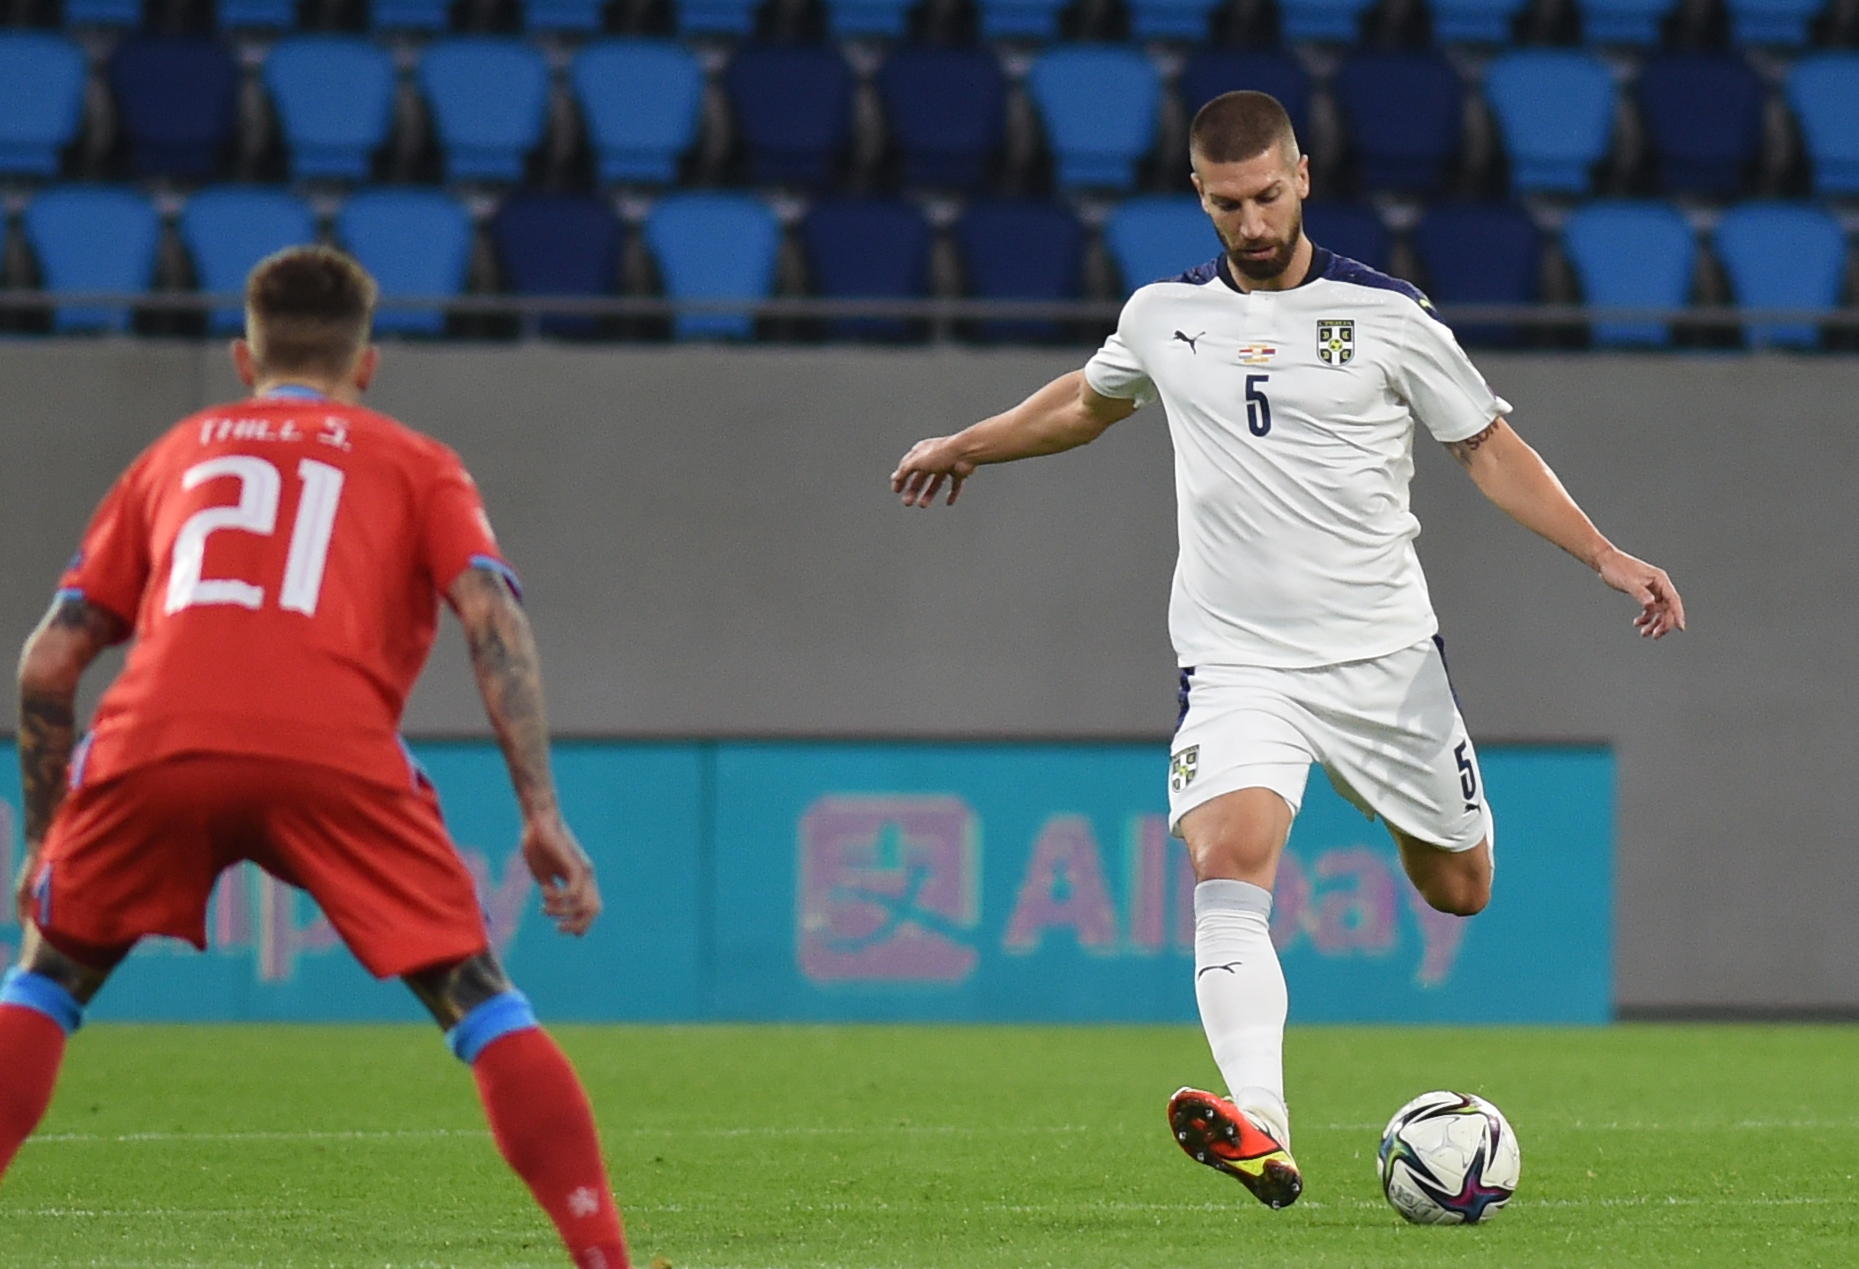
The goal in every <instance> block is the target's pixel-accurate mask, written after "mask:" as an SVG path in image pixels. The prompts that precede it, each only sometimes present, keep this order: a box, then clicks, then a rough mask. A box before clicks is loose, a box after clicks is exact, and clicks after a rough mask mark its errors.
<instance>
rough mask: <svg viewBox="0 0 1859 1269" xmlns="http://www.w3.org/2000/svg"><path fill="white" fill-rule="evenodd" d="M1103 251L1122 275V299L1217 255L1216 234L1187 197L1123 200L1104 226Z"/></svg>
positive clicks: (1219, 247)
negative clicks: (1142, 287) (1138, 288)
mask: <svg viewBox="0 0 1859 1269" xmlns="http://www.w3.org/2000/svg"><path fill="white" fill-rule="evenodd" d="M1104 246H1105V248H1106V249H1107V250H1108V251H1109V252H1110V258H1111V260H1112V261H1113V262H1114V263H1115V264H1116V266H1117V272H1118V273H1119V274H1120V275H1122V278H1123V293H1124V294H1125V295H1128V294H1129V293H1130V292H1132V291H1134V290H1135V289H1136V288H1137V287H1139V286H1147V285H1148V284H1149V283H1151V282H1156V281H1160V280H1161V279H1163V278H1171V277H1174V276H1175V275H1176V274H1178V273H1185V272H1186V271H1187V270H1189V269H1191V268H1193V267H1194V266H1195V265H1197V264H1206V263H1207V262H1208V261H1209V260H1211V259H1213V258H1214V257H1215V256H1217V255H1219V254H1220V252H1221V246H1220V235H1218V234H1216V233H1215V232H1214V228H1213V225H1212V224H1211V223H1210V222H1209V221H1208V219H1207V213H1206V212H1204V211H1202V210H1201V203H1200V200H1199V199H1197V198H1195V197H1194V196H1193V195H1192V194H1156V195H1151V196H1149V197H1145V198H1131V199H1127V200H1125V201H1124V202H1123V203H1122V204H1121V205H1119V206H1118V208H1117V209H1116V210H1115V211H1113V212H1111V213H1110V219H1109V220H1107V221H1105V222H1104Z"/></svg>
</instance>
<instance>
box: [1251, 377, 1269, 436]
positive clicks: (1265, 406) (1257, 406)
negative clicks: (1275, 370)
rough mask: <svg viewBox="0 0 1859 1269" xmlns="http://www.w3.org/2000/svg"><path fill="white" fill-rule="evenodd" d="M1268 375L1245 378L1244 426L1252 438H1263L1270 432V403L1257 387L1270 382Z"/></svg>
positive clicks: (1262, 391)
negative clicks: (1249, 431) (1249, 430)
mask: <svg viewBox="0 0 1859 1269" xmlns="http://www.w3.org/2000/svg"><path fill="white" fill-rule="evenodd" d="M1270 379H1271V376H1270V375H1247V376H1246V426H1247V427H1248V428H1250V429H1251V430H1252V434H1253V435H1254V436H1264V435H1265V434H1266V433H1267V432H1269V431H1271V430H1272V403H1271V399H1270V398H1269V397H1267V396H1266V395H1265V391H1264V389H1263V388H1261V387H1260V386H1259V385H1260V384H1262V383H1266V382H1268V381H1270Z"/></svg>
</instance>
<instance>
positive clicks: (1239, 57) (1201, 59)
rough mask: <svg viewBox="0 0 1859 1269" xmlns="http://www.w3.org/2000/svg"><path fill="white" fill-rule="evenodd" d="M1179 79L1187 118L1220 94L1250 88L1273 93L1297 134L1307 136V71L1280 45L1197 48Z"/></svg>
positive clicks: (1308, 134)
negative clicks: (1271, 47) (1274, 47)
mask: <svg viewBox="0 0 1859 1269" xmlns="http://www.w3.org/2000/svg"><path fill="white" fill-rule="evenodd" d="M1178 82H1179V83H1180V85H1181V104H1182V105H1183V106H1184V107H1186V108H1187V112H1188V118H1190V119H1192V118H1193V117H1194V114H1195V112H1196V111H1198V110H1199V109H1200V108H1201V107H1202V106H1204V105H1206V104H1207V103H1208V102H1210V101H1212V100H1213V99H1214V98H1215V97H1218V96H1220V94H1222V93H1230V92H1236V91H1238V90H1240V89H1242V88H1250V89H1252V90H1253V91H1254V92H1261V93H1270V94H1271V95H1272V96H1274V97H1276V98H1277V99H1278V102H1279V104H1280V105H1282V106H1283V107H1284V108H1285V113H1286V114H1288V115H1290V116H1291V127H1292V128H1293V129H1295V130H1296V132H1297V135H1298V136H1299V137H1300V138H1302V139H1308V138H1309V136H1310V131H1309V129H1310V75H1309V74H1308V73H1306V72H1305V70H1304V68H1303V66H1302V65H1300V64H1299V63H1298V60H1297V59H1296V58H1295V57H1293V56H1291V54H1289V53H1287V52H1285V51H1284V50H1283V49H1251V48H1247V49H1240V48H1203V49H1197V50H1195V52H1194V53H1193V55H1192V56H1190V57H1189V58H1188V60H1187V62H1186V64H1185V65H1183V66H1182V68H1181V79H1180V80H1179V81H1178Z"/></svg>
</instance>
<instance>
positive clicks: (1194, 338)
mask: <svg viewBox="0 0 1859 1269" xmlns="http://www.w3.org/2000/svg"><path fill="white" fill-rule="evenodd" d="M1206 333H1207V332H1206V331H1202V332H1201V334H1200V335H1185V334H1183V333H1182V332H1180V331H1176V332H1175V338H1176V339H1179V340H1180V341H1181V342H1182V343H1184V344H1186V345H1187V346H1188V351H1189V352H1191V353H1193V354H1194V355H1195V356H1196V357H1198V356H1200V355H1201V350H1200V349H1198V348H1196V347H1195V345H1196V344H1198V343H1200V341H1201V336H1202V335H1205V334H1206Z"/></svg>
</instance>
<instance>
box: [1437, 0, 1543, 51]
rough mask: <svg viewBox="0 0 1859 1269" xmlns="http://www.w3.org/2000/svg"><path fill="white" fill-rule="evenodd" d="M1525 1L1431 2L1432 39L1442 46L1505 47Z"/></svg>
mask: <svg viewBox="0 0 1859 1269" xmlns="http://www.w3.org/2000/svg"><path fill="white" fill-rule="evenodd" d="M1528 4H1529V0H1431V3H1430V4H1429V5H1428V6H1427V7H1428V9H1430V10H1431V11H1432V14H1433V38H1434V39H1436V40H1438V41H1439V42H1440V43H1442V44H1508V43H1510V36H1511V28H1512V27H1513V26H1514V25H1515V24H1516V21H1517V15H1518V14H1519V13H1521V12H1523V10H1524V8H1525V7H1526V6H1527V5H1528Z"/></svg>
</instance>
